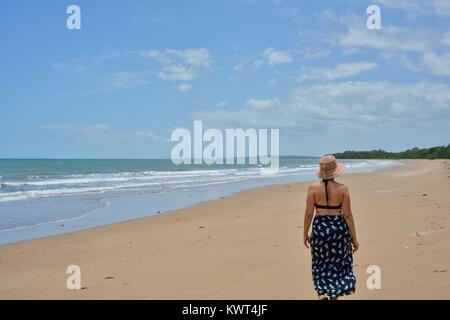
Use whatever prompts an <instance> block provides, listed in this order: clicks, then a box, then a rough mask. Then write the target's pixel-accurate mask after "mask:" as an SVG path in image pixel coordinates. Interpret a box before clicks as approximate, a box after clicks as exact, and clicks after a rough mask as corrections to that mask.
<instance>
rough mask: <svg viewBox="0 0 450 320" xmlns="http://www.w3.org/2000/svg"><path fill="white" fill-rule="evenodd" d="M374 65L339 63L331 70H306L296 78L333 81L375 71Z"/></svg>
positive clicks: (369, 63)
mask: <svg viewBox="0 0 450 320" xmlns="http://www.w3.org/2000/svg"><path fill="white" fill-rule="evenodd" d="M376 67H377V64H376V63H371V62H350V63H340V64H338V65H337V66H335V67H333V68H329V69H327V68H318V67H317V68H307V69H305V71H304V72H303V73H302V74H301V75H300V76H299V77H298V79H299V80H300V81H303V80H310V79H320V80H335V79H341V78H349V77H353V76H356V75H359V74H361V73H364V72H367V71H369V70H372V69H375V68H376Z"/></svg>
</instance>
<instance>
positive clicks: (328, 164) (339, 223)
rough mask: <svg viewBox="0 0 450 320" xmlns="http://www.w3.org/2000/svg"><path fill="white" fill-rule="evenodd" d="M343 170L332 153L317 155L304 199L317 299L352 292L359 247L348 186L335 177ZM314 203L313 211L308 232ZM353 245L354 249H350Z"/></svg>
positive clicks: (334, 297) (306, 244)
mask: <svg viewBox="0 0 450 320" xmlns="http://www.w3.org/2000/svg"><path fill="white" fill-rule="evenodd" d="M343 171H344V166H343V165H342V164H339V163H337V162H336V158H335V157H334V156H332V155H327V156H324V157H322V158H321V159H320V168H319V170H318V171H317V176H318V177H319V178H321V179H322V180H321V181H318V182H314V183H312V184H311V185H310V186H309V189H308V195H307V199H306V210H305V221H304V225H303V226H304V234H303V242H304V244H305V246H306V247H307V248H309V246H308V244H310V245H311V256H312V275H313V282H314V288H315V290H316V291H317V294H318V296H319V299H320V300H329V299H332V300H334V299H337V298H338V297H339V296H343V295H347V294H352V293H354V292H355V286H356V278H355V276H354V275H353V271H352V264H353V256H352V254H353V252H355V251H356V250H358V247H359V244H358V240H357V238H356V230H355V224H354V222H353V215H352V209H351V207H350V194H349V191H348V188H347V187H346V186H345V185H343V184H341V183H339V182H336V181H334V178H336V177H337V176H338V175H340V174H341V173H342V172H343ZM314 207H315V208H316V215H315V216H314V221H313V224H312V232H311V237H309V236H308V232H309V227H310V225H311V220H312V219H313V214H314ZM352 249H353V252H352Z"/></svg>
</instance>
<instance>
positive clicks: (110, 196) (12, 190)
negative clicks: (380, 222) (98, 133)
mask: <svg viewBox="0 0 450 320" xmlns="http://www.w3.org/2000/svg"><path fill="white" fill-rule="evenodd" d="M341 162H342V163H344V164H345V165H346V172H368V171H373V170H379V169H383V168H387V167H391V166H395V165H401V164H402V162H400V161H390V160H389V161H387V160H386V161H384V160H343V161H341ZM317 163H318V159H299V158H283V157H282V158H281V159H280V169H279V171H278V173H277V174H276V175H271V176H264V175H261V168H260V167H259V166H258V165H249V164H246V165H189V166H187V165H181V166H177V165H174V164H173V163H172V162H171V160H165V159H153V160H58V159H52V160H45V159H36V160H26V159H17V160H14V159H11V160H9V159H0V243H10V242H16V241H22V240H28V239H33V238H38V237H42V236H49V235H55V234H60V233H65V232H71V231H76V230H82V229H86V228H91V227H96V226H101V225H105V224H110V223H114V222H119V221H125V220H129V219H135V218H141V217H145V216H150V215H154V214H159V213H162V212H164V211H169V210H175V209H179V208H183V207H187V206H190V205H193V204H195V203H198V202H201V201H206V200H211V199H217V198H220V197H223V196H227V195H229V194H232V193H235V192H238V191H241V190H244V189H248V188H253V187H259V186H264V185H270V184H280V183H293V182H301V181H308V180H314V179H315V175H314V174H315V172H316V170H317V168H318V165H317Z"/></svg>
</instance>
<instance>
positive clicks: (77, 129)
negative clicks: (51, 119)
mask: <svg viewBox="0 0 450 320" xmlns="http://www.w3.org/2000/svg"><path fill="white" fill-rule="evenodd" d="M39 128H40V129H46V130H54V131H59V132H62V133H66V134H82V135H90V134H94V133H97V132H104V131H108V130H109V129H110V126H109V125H108V124H103V123H96V124H92V125H75V124H73V123H62V124H47V125H42V126H40V127H39Z"/></svg>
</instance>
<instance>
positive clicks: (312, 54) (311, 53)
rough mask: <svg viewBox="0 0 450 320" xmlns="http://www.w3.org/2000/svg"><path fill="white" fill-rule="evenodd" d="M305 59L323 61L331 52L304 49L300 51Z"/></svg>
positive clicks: (318, 49)
mask: <svg viewBox="0 0 450 320" xmlns="http://www.w3.org/2000/svg"><path fill="white" fill-rule="evenodd" d="M300 52H301V53H302V54H303V57H304V58H306V59H323V58H326V57H328V56H329V55H330V53H331V51H329V50H324V49H321V48H305V49H302V50H300Z"/></svg>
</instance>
